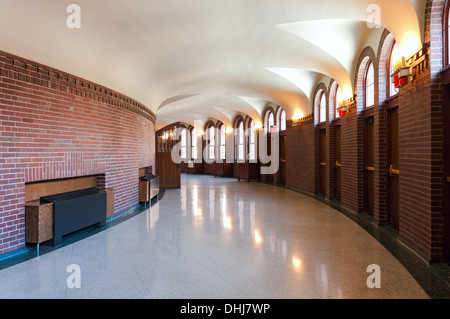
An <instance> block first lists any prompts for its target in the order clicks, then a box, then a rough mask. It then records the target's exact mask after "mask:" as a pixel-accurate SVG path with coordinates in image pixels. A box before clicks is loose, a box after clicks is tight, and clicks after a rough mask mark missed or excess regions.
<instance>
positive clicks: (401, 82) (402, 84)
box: [391, 45, 429, 95]
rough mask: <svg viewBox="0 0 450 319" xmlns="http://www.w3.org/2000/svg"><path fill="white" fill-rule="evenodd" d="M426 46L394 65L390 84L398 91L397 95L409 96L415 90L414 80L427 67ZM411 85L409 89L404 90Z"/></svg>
mask: <svg viewBox="0 0 450 319" xmlns="http://www.w3.org/2000/svg"><path fill="white" fill-rule="evenodd" d="M428 48H429V46H428V45H423V47H422V49H420V50H419V51H417V52H416V53H414V54H413V55H411V56H410V57H409V58H405V57H404V56H403V57H402V58H401V59H400V60H398V61H397V62H396V63H395V64H394V72H392V74H391V78H392V83H393V84H394V86H395V88H396V89H398V90H399V94H402V93H401V92H402V91H404V92H406V93H403V94H402V95H409V94H411V92H412V91H413V90H417V87H416V86H415V84H414V79H415V77H416V76H417V75H419V74H420V73H422V72H423V71H424V70H425V69H427V68H428V67H429V64H428ZM408 84H411V87H410V88H409V89H407V88H406V86H407V85H408Z"/></svg>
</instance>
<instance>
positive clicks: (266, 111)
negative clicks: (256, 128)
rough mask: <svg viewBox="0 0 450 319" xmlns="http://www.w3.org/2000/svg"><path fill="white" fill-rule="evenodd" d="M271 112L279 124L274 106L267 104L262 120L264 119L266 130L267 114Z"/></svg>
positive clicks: (275, 121)
mask: <svg viewBox="0 0 450 319" xmlns="http://www.w3.org/2000/svg"><path fill="white" fill-rule="evenodd" d="M269 112H272V114H273V118H274V123H275V125H276V124H277V120H276V115H277V114H276V113H275V110H274V108H273V107H272V106H271V105H269V106H266V108H265V109H264V111H263V113H262V120H263V123H262V124H263V128H264V130H265V128H266V116H267V113H269Z"/></svg>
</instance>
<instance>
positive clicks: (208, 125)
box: [204, 120, 216, 132]
mask: <svg viewBox="0 0 450 319" xmlns="http://www.w3.org/2000/svg"><path fill="white" fill-rule="evenodd" d="M211 126H212V127H216V124H215V123H214V121H213V120H209V121H208V122H206V124H205V126H204V131H205V132H206V130H207V129H209V128H210V127H211Z"/></svg>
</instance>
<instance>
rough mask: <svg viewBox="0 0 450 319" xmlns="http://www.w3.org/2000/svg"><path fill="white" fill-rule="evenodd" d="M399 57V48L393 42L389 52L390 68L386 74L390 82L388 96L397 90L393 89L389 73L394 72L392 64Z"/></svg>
mask: <svg viewBox="0 0 450 319" xmlns="http://www.w3.org/2000/svg"><path fill="white" fill-rule="evenodd" d="M400 58H401V57H400V56H399V50H398V46H397V43H395V44H394V46H393V47H392V52H391V59H390V68H389V71H390V73H389V74H388V81H389V83H390V90H389V96H394V95H395V94H397V93H398V92H397V90H396V89H395V84H394V83H392V80H391V77H390V75H391V74H392V73H394V64H395V63H396V62H397V61H398V60H399V59H400Z"/></svg>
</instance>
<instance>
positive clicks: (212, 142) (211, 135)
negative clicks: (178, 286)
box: [207, 125, 216, 160]
mask: <svg viewBox="0 0 450 319" xmlns="http://www.w3.org/2000/svg"><path fill="white" fill-rule="evenodd" d="M207 139H208V141H209V149H208V159H209V160H214V159H215V158H216V153H215V152H216V147H215V146H216V134H215V129H214V126H213V125H211V126H210V127H209V128H208V130H207Z"/></svg>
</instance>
